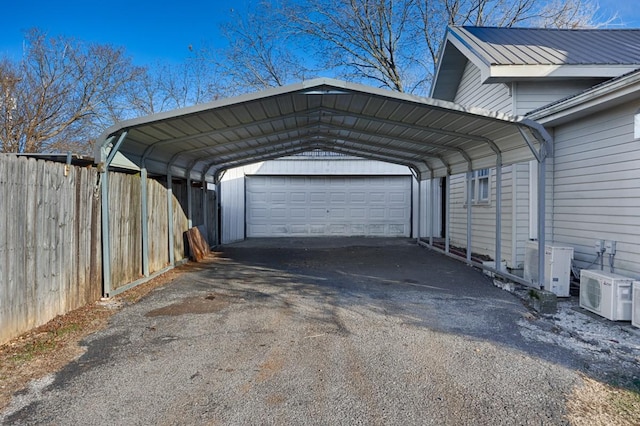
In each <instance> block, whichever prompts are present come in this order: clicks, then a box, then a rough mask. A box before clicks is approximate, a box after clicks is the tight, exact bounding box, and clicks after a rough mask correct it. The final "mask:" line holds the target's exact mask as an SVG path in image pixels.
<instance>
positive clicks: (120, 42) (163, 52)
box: [0, 0, 244, 64]
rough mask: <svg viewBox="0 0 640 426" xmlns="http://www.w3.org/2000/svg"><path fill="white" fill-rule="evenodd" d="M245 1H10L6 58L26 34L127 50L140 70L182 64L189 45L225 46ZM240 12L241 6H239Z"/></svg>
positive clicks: (0, 31)
mask: <svg viewBox="0 0 640 426" xmlns="http://www.w3.org/2000/svg"><path fill="white" fill-rule="evenodd" d="M243 3H244V2H243V1H242V0H240V1H238V0H235V1H220V0H211V1H206V0H195V1H194V0H186V1H185V0H183V1H171V2H168V1H148V0H147V1H136V0H128V1H126V0H107V1H104V2H96V1H92V0H88V1H87V0H84V1H78V0H72V1H69V0H62V1H51V0H48V1H42V0H22V1H21V0H7V1H4V2H3V6H2V15H3V17H2V21H3V22H2V24H0V56H4V55H11V56H15V55H19V54H20V52H21V49H22V40H23V34H24V30H27V29H29V28H33V27H38V28H40V29H42V30H44V31H46V32H48V33H49V34H51V35H65V36H69V37H74V38H77V39H80V40H83V41H90V42H97V43H103V44H111V45H114V46H122V47H125V49H126V51H127V53H128V54H129V56H131V57H133V59H134V61H135V62H136V63H137V64H147V63H153V62H157V61H164V60H168V61H181V60H183V59H184V58H186V57H187V56H189V50H188V48H189V45H190V44H193V45H194V46H195V45H200V44H201V43H202V42H203V41H206V42H207V43H215V42H216V40H219V38H220V36H219V26H220V24H221V23H222V22H223V21H224V20H225V19H226V18H227V17H228V16H229V10H230V8H231V6H230V5H238V4H240V5H242V4H243ZM233 7H237V6H233Z"/></svg>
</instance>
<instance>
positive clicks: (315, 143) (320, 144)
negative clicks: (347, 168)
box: [213, 139, 419, 169]
mask: <svg viewBox="0 0 640 426" xmlns="http://www.w3.org/2000/svg"><path fill="white" fill-rule="evenodd" d="M316 148H322V149H326V150H329V151H335V152H339V151H338V150H337V148H336V145H335V144H334V143H333V141H330V140H324V139H313V140H309V141H307V142H304V143H302V144H301V145H299V146H297V147H290V148H286V149H281V150H273V151H270V152H268V153H265V154H262V155H255V154H252V155H246V156H242V157H237V158H233V159H230V160H229V161H224V162H216V163H215V164H213V166H219V167H218V169H228V168H233V167H239V165H246V164H251V163H255V162H258V161H266V160H268V159H275V158H278V157H280V156H282V155H290V154H291V152H294V151H295V152H296V153H298V152H306V151H309V150H310V149H316ZM350 154H351V155H358V156H360V157H362V158H367V157H369V158H373V156H375V158H376V159H378V160H381V161H386V162H389V163H394V164H401V165H404V166H407V165H409V164H411V165H415V166H417V165H418V163H419V162H418V161H417V160H416V159H415V158H408V157H398V156H385V155H383V154H377V155H376V154H371V153H367V152H362V151H361V150H357V149H353V150H350Z"/></svg>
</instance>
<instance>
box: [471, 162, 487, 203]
mask: <svg viewBox="0 0 640 426" xmlns="http://www.w3.org/2000/svg"><path fill="white" fill-rule="evenodd" d="M490 177H491V170H490V169H481V170H475V171H474V172H473V173H472V175H471V203H473V204H489V199H490V196H491V183H490V180H489V178H490Z"/></svg>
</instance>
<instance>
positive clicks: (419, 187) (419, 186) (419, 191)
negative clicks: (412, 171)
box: [416, 176, 422, 243]
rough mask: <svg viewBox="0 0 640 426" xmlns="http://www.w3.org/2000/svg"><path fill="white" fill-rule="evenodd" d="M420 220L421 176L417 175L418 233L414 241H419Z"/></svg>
mask: <svg viewBox="0 0 640 426" xmlns="http://www.w3.org/2000/svg"><path fill="white" fill-rule="evenodd" d="M421 222H422V176H419V177H418V224H417V225H418V235H417V238H416V242H417V243H420V223H421Z"/></svg>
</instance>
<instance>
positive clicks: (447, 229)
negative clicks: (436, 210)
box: [442, 172, 451, 253]
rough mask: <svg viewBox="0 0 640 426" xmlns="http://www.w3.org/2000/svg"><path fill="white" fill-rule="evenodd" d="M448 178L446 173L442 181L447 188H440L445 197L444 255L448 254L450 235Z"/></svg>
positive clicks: (449, 176)
mask: <svg viewBox="0 0 640 426" xmlns="http://www.w3.org/2000/svg"><path fill="white" fill-rule="evenodd" d="M450 178H451V175H450V174H449V172H447V176H446V177H445V181H444V183H445V185H447V187H446V188H445V187H444V185H443V188H442V190H443V191H444V195H445V196H444V198H445V200H444V203H445V206H444V207H445V209H444V215H445V226H444V232H445V236H444V251H445V252H446V253H449V252H450V250H449V240H450V238H449V237H450V235H449V234H450V228H451V226H450V222H451V221H450V220H449V216H450V213H451V206H450V204H451V203H450V201H451V194H449V192H450V191H449V186H450V185H449V180H450Z"/></svg>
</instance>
